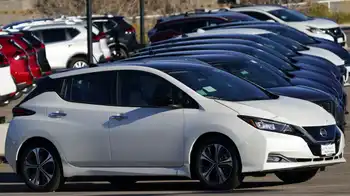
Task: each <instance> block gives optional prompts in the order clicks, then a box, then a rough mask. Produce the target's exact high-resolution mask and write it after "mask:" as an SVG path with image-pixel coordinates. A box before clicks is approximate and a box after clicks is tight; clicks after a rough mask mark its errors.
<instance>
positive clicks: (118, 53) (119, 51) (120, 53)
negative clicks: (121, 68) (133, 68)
mask: <svg viewBox="0 0 350 196" xmlns="http://www.w3.org/2000/svg"><path fill="white" fill-rule="evenodd" d="M113 55H114V57H113V58H114V59H116V60H119V59H126V58H128V57H129V54H128V52H127V51H126V50H125V49H124V48H116V49H115V52H114V53H113Z"/></svg>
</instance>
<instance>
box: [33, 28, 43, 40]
mask: <svg viewBox="0 0 350 196" xmlns="http://www.w3.org/2000/svg"><path fill="white" fill-rule="evenodd" d="M32 33H33V35H34V36H35V37H37V38H39V39H40V41H42V42H43V38H42V35H41V31H32Z"/></svg>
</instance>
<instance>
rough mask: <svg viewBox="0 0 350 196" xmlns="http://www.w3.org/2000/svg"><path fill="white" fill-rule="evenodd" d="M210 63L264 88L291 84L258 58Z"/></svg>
mask: <svg viewBox="0 0 350 196" xmlns="http://www.w3.org/2000/svg"><path fill="white" fill-rule="evenodd" d="M210 64H211V65H213V66H214V67H217V68H220V69H223V70H225V71H227V72H229V73H231V74H233V75H236V76H238V77H240V78H243V79H246V80H249V81H251V82H253V83H255V84H257V85H259V86H261V87H263V88H274V87H282V86H290V84H289V82H288V81H287V80H286V79H285V78H283V77H282V76H281V75H279V74H277V73H276V72H275V71H273V70H271V69H269V68H267V67H268V65H267V64H266V63H264V62H261V61H258V60H256V59H250V60H249V59H246V60H240V61H238V63H236V62H228V61H225V62H216V63H210Z"/></svg>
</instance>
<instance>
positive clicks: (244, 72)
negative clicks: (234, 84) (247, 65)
mask: <svg viewBox="0 0 350 196" xmlns="http://www.w3.org/2000/svg"><path fill="white" fill-rule="evenodd" d="M241 74H242V75H247V74H249V72H247V71H246V70H244V71H241Z"/></svg>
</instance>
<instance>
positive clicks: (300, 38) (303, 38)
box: [265, 26, 317, 45]
mask: <svg viewBox="0 0 350 196" xmlns="http://www.w3.org/2000/svg"><path fill="white" fill-rule="evenodd" d="M279 27H280V26H277V27H276V28H274V27H271V26H270V27H266V28H265V29H266V30H269V31H272V32H274V33H276V34H279V35H282V36H284V37H288V38H291V39H293V40H295V41H297V42H299V43H301V44H305V45H308V44H315V43H317V42H316V40H315V39H314V38H312V37H310V36H308V35H307V34H305V33H303V32H300V31H298V30H296V29H294V28H291V27H288V26H285V27H284V28H283V29H280V28H279Z"/></svg>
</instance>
